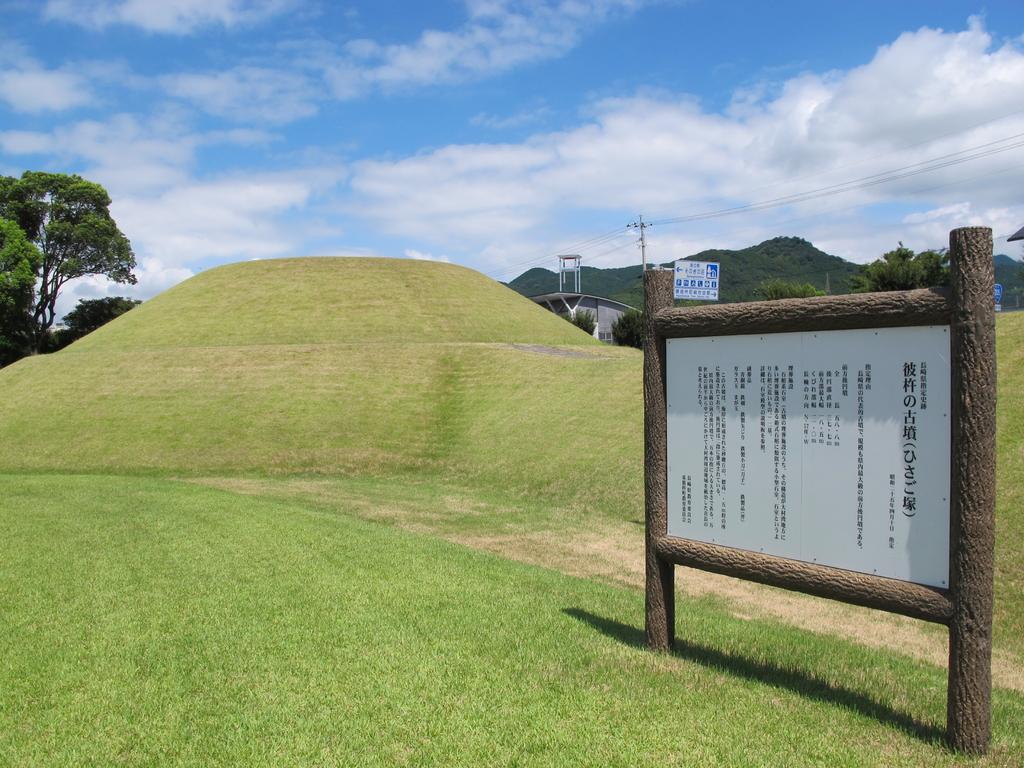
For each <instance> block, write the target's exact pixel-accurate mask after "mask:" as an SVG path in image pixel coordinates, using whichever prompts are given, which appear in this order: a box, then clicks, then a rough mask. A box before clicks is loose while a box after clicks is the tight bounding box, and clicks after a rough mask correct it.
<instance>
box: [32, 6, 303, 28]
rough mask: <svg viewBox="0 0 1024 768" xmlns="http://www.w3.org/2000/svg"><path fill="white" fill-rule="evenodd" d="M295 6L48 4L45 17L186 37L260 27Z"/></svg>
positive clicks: (74, 22)
mask: <svg viewBox="0 0 1024 768" xmlns="http://www.w3.org/2000/svg"><path fill="white" fill-rule="evenodd" d="M295 5H296V0H47V3H46V7H45V9H44V16H45V17H46V18H48V19H55V20H59V21H66V22H69V23H72V24H78V25H80V26H83V27H91V28H94V29H102V28H104V27H108V26H111V25H114V24H123V25H128V26H134V27H139V28H141V29H143V30H146V31H147V32H161V33H171V34H186V33H188V32H192V31H194V30H196V29H198V28H201V27H206V26H214V25H216V26H222V27H226V28H231V27H237V26H243V25H248V24H255V23H259V22H262V21H265V20H266V19H269V18H270V17H272V16H275V15H277V14H280V13H283V12H284V11H286V10H288V9H290V8H294V7H295Z"/></svg>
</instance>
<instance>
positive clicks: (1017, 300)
mask: <svg viewBox="0 0 1024 768" xmlns="http://www.w3.org/2000/svg"><path fill="white" fill-rule="evenodd" d="M995 262H996V282H997V283H999V284H1000V285H1002V286H1003V306H1004V307H1005V308H1007V309H1010V308H1013V309H1017V308H1018V307H1024V261H1017V260H1016V259H1014V258H1011V257H1009V256H1007V255H1005V254H1002V253H1000V254H997V255H996V257H995Z"/></svg>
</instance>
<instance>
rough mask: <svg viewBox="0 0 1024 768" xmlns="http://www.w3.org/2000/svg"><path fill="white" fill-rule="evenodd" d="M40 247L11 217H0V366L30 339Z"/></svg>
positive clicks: (21, 353)
mask: <svg viewBox="0 0 1024 768" xmlns="http://www.w3.org/2000/svg"><path fill="white" fill-rule="evenodd" d="M41 262H42V254H40V253H39V249H38V248H36V247H35V246H34V245H32V243H30V242H29V241H28V238H26V237H25V233H24V232H22V231H21V227H19V226H18V225H17V224H15V223H14V222H13V221H8V220H7V219H0V366H3V365H8V364H9V363H13V362H14V361H15V360H17V359H18V358H20V357H22V356H24V355H25V353H26V351H27V349H28V347H29V345H30V344H31V341H32V326H31V323H30V319H31V316H30V314H29V313H30V310H31V308H32V289H33V287H34V286H35V282H36V270H37V269H38V268H39V265H40V263H41Z"/></svg>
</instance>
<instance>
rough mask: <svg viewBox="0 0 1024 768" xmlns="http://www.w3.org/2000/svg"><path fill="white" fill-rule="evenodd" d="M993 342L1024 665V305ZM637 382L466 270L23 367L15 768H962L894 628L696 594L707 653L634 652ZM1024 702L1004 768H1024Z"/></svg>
mask: <svg viewBox="0 0 1024 768" xmlns="http://www.w3.org/2000/svg"><path fill="white" fill-rule="evenodd" d="M997 336H998V354H999V387H1000V390H999V391H1000V400H999V406H998V422H999V438H998V439H999V446H998V459H999V468H998V502H997V529H998V530H997V561H996V600H997V602H996V641H995V643H996V653H997V661H999V662H1000V663H1002V664H1004V665H1007V664H1008V665H1009V666H1010V667H1012V668H1013V670H1016V671H1017V672H1018V673H1019V670H1020V669H1021V667H1022V666H1024V490H1022V488H1024V398H1022V397H1020V396H1019V395H1018V393H1019V392H1020V391H1022V388H1024V313H1021V314H1016V315H1006V316H1003V317H1001V318H1000V319H999V323H998V326H997ZM640 368H641V356H640V354H639V353H638V352H636V351H635V350H627V349H613V348H609V347H605V346H603V345H599V344H597V343H595V342H593V340H592V339H590V338H589V337H587V336H586V335H585V334H583V333H582V332H581V331H579V330H577V329H576V328H574V327H572V326H571V325H569V324H568V323H566V322H565V321H564V320H561V319H559V318H557V317H555V316H553V315H551V314H550V313H547V312H545V311H543V310H540V309H539V308H537V307H536V306H534V305H532V304H531V303H530V302H529V301H527V300H525V299H523V298H522V297H519V296H516V295H515V294H514V293H513V292H512V291H510V290H508V289H506V288H503V287H501V286H500V285H498V284H496V283H493V281H489V280H487V279H485V278H483V277H482V276H480V275H478V274H476V273H473V272H472V271H470V270H465V269H462V268H458V267H452V266H450V265H442V264H424V263H417V262H411V261H394V260H383V259H381V260H368V261H367V260H352V259H313V260H281V261H270V262H253V263H247V264H244V265H236V266H232V267H224V268H218V269H215V270H211V271H209V272H207V273H203V274H202V275H200V276H199V277H197V278H195V279H193V280H190V281H187V282H186V283H183V284H182V285H180V286H178V287H176V288H174V289H172V290H171V291H168V292H167V293H166V294H164V295H162V296H160V297H158V298H156V299H153V300H152V301H149V302H147V303H146V304H144V305H142V306H141V307H139V308H138V309H135V310H132V311H131V312H130V313H128V314H126V315H124V316H123V317H121V318H119V319H118V320H116V321H114V322H113V323H111V324H110V325H108V326H106V327H104V328H103V329H100V330H99V331H98V332H96V333H94V334H92V335H90V336H89V337H86V338H85V339H83V340H81V341H79V342H77V343H76V344H74V345H72V346H71V347H69V348H68V349H66V350H64V351H62V352H59V353H57V354H54V355H50V356H41V357H36V358H30V359H26V360H22V361H20V362H19V363H17V364H15V365H13V366H10V367H8V368H5V369H3V370H2V371H0V642H2V646H0V659H2V661H0V765H6V764H12V765H61V764H65V765H80V764H96V765H105V764H119V763H127V764H133V765H139V764H164V763H175V764H194V765H209V764H218V763H220V764H224V763H232V764H239V765H241V764H265V765H289V764H296V765H298V764H319V763H324V764H367V765H374V764H380V765H390V764H396V763H397V764H401V763H403V762H405V763H408V764H415V765H432V764H433V765H444V764H451V763H455V764H470V763H474V764H499V765H566V764H573V765H580V764H581V765H587V764H593V765H644V764H661V765H665V764H682V765H686V764H692V765H699V764H714V763H720V764H729V765H921V764H933V763H934V764H946V763H956V762H958V759H957V758H954V757H953V756H951V755H949V754H948V753H947V752H945V751H944V750H943V749H942V748H941V747H940V746H938V743H939V730H938V729H939V728H940V727H941V725H942V723H943V722H944V701H945V671H944V670H943V669H941V668H940V667H939V666H937V665H935V664H927V663H924V662H919V661H915V660H913V659H912V658H910V657H908V656H907V655H905V654H901V653H899V652H900V650H901V648H900V647H898V639H897V636H896V635H894V636H893V642H892V645H893V646H894V647H893V650H892V651H891V652H890V651H888V650H878V649H869V648H866V647H863V646H862V645H857V644H856V643H855V642H854V641H853V640H852V639H851V638H850V637H844V636H842V634H843V630H842V629H841V625H839V624H837V625H836V626H835V628H833V629H832V630H831V635H828V634H825V635H823V634H811V633H809V632H805V631H801V630H799V629H796V628H794V626H791V625H788V624H787V623H786V622H785V621H784V620H781V619H780V620H771V619H768V618H766V617H765V616H764V615H761V614H756V615H750V616H747V618H743V616H744V615H745V613H747V611H746V609H743V610H739V609H736V608H735V606H734V604H733V603H731V602H729V601H727V600H726V599H725V598H716V599H710V598H709V599H702V600H696V601H694V600H691V599H683V598H681V599H680V610H679V635H680V638H681V642H680V644H679V647H678V652H677V653H676V655H675V656H674V657H672V658H664V657H656V656H652V655H650V654H647V653H645V652H643V651H642V650H641V649H640V648H639V647H638V643H639V634H638V632H639V630H638V627H640V626H642V621H643V616H642V595H641V593H640V592H639V591H638V589H637V588H636V587H635V586H625V587H623V586H618V585H617V583H619V582H625V583H626V584H634V582H635V579H633V577H630V578H619V577H620V576H621V573H620V572H617V571H616V569H617V568H618V569H620V571H621V570H628V569H630V568H634V570H635V566H636V563H637V562H639V559H638V558H633V561H636V562H633V561H630V563H628V564H624V563H623V561H622V560H621V557H620V559H618V560H616V559H615V557H614V556H610V557H609V558H608V559H607V560H606V561H603V564H602V565H601V567H600V568H596V569H595V568H594V567H591V566H592V565H593V560H594V557H595V553H597V554H598V555H602V556H603V554H608V552H606V551H605V550H615V551H614V552H611V555H618V556H621V551H619V550H621V549H623V548H624V550H625V551H627V553H628V552H629V551H630V547H633V548H635V547H636V546H637V545H638V544H639V541H640V539H641V537H642V525H640V523H641V522H642V499H643V496H642V395H641V376H640ZM198 483H206V485H207V486H211V485H212V486H217V487H219V488H222V489H227V491H231V492H225V491H224V490H214V489H213V488H211V487H206V486H202V485H199V484H198ZM392 523H397V525H392ZM442 538H445V539H450V540H454V541H457V542H464V543H467V544H470V545H472V546H473V547H477V548H479V549H486V550H489V551H493V552H498V553H503V554H505V555H507V556H508V557H509V558H517V559H519V560H525V561H527V562H532V563H540V564H543V565H547V566H550V567H551V570H544V569H541V568H537V567H531V566H528V565H523V564H521V563H520V564H517V563H514V562H510V561H509V559H507V558H504V559H503V558H499V557H495V556H493V555H487V554H484V553H482V552H473V551H471V550H470V549H468V548H464V547H460V546H457V545H455V544H452V543H451V542H449V541H443V540H442ZM552 542H556V543H559V542H564V544H560V546H561V549H558V550H557V551H555V550H553V549H552V547H551V544H552ZM620 545H621V546H620ZM558 571H561V572H562V573H559V572H558ZM566 574H581V575H586V576H589V577H592V578H589V579H577V578H571V577H570V576H568V575H566ZM634 576H635V573H634ZM757 594H759V595H760V594H763V595H764V599H765V600H767V601H772V600H780V601H781V598H780V594H781V593H778V592H774V593H772V592H764V593H757ZM830 606H832V607H834V604H828V603H825V602H823V601H816V600H812V599H808V600H807V601H806V602H804V603H802V604H800V605H799V606H798V607H797V609H798V610H800V611H803V612H804V613H808V612H810V613H817V612H820V613H821V614H822V615H823V616H824V615H828V614H827V610H828V608H829V607H830ZM850 610H854V609H850ZM755 613H756V612H755ZM860 615H863V614H851V616H852V617H853V619H854V620H856V617H857V616H860ZM846 618H847V619H849V618H850V617H846ZM826 623H827V622H826ZM846 626H849V625H848V624H847V625H846ZM872 626H874V625H872ZM879 626H881V625H879ZM915 626H921V627H925V629H923V630H921V632H923V636H924V638H925V640H926V641H927V642H928V643H931V644H932V645H933V646H934V645H935V643H936V642H937V643H938V644H939V645H941V643H942V639H943V637H944V630H943V629H941V628H938V627H930V625H917V624H915ZM825 631H826V632H828V631H830V630H829V629H828V628H827V627H826V628H825ZM915 631H916V630H915ZM886 637H887V636H886ZM862 639H863V638H862ZM871 639H872V640H873V641H874V642H875V644H876V645H877V644H884V643H880V641H879V640H878V639H877V638H871ZM923 658H934V657H933V656H927V655H925V656H923ZM1018 688H1020V686H1018ZM1022 696H1024V694H1020V693H1014V692H1012V691H1009V690H997V692H996V710H995V726H996V730H995V733H996V742H995V751H994V754H993V756H992V757H991V758H990V759H988V760H986V761H983V762H982V764H992V765H1020V764H1022V762H1024V760H1022V758H1021V754H1022V745H1021V743H1020V741H1019V737H1018V736H1017V734H1018V733H1020V732H1024V717H1022V714H1024V709H1022V706H1024V705H1022ZM968 762H970V761H968Z"/></svg>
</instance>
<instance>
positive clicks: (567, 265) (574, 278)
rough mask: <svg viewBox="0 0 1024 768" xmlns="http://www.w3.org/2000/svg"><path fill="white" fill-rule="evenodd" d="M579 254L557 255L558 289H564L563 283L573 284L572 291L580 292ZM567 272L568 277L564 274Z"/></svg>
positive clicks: (560, 290)
mask: <svg viewBox="0 0 1024 768" xmlns="http://www.w3.org/2000/svg"><path fill="white" fill-rule="evenodd" d="M581 259H582V257H581V256H580V255H579V254H574V255H569V256H559V257H558V291H559V293H562V292H564V291H565V284H566V283H569V284H570V285H571V286H573V293H582V291H581V290H580V261H581ZM567 274H568V276H569V277H568V279H566V275H567Z"/></svg>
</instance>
